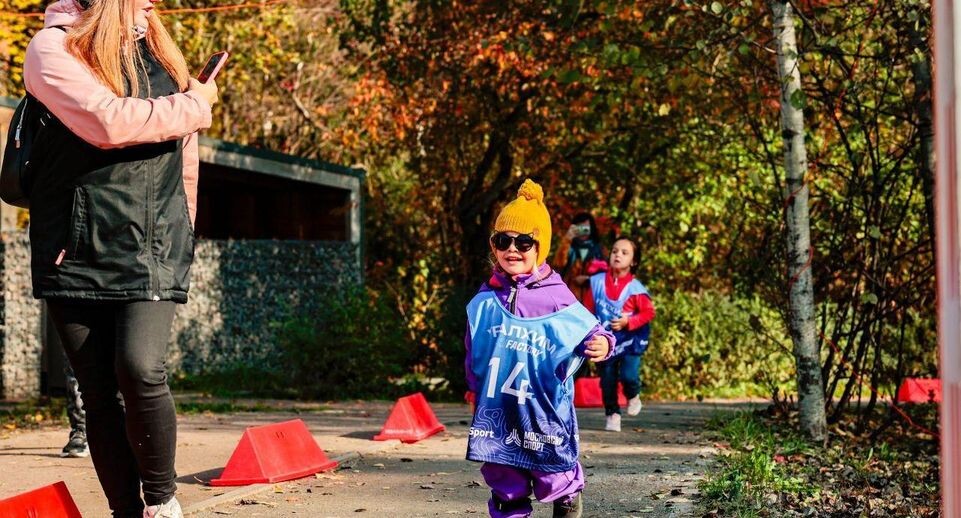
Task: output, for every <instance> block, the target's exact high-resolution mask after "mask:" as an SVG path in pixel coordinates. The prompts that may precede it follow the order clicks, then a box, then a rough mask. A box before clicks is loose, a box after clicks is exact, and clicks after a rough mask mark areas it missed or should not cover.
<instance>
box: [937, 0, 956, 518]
mask: <svg viewBox="0 0 961 518" xmlns="http://www.w3.org/2000/svg"><path fill="white" fill-rule="evenodd" d="M931 19H932V20H933V22H934V122H935V130H934V138H935V156H936V157H937V167H936V171H937V172H936V173H935V188H934V191H935V200H934V207H935V219H936V221H935V232H936V233H935V236H936V241H937V283H938V342H939V345H940V352H941V366H940V367H941V368H940V370H941V374H940V375H941V383H942V388H943V390H942V391H943V397H942V400H941V495H942V509H943V511H944V516H945V517H947V518H961V436H959V434H961V236H959V235H958V230H959V228H961V226H959V220H961V213H959V209H961V205H959V203H958V202H959V199H958V198H959V193H958V188H959V182H958V173H959V164H958V153H957V149H958V144H959V143H958V137H959V135H961V133H959V131H958V128H957V122H958V119H959V117H958V112H957V110H958V107H959V103H958V97H959V95H961V92H959V90H958V86H959V81H958V74H959V73H961V63H959V62H958V60H959V59H961V47H959V45H961V40H959V38H961V8H959V9H956V6H955V3H954V1H953V0H935V1H934V3H933V5H932V15H931Z"/></svg>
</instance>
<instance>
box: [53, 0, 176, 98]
mask: <svg viewBox="0 0 961 518" xmlns="http://www.w3.org/2000/svg"><path fill="white" fill-rule="evenodd" d="M132 28H133V1H132V0H94V1H93V2H92V4H91V5H90V8H88V9H86V10H85V11H81V13H80V17H79V18H78V19H77V21H76V22H75V23H74V24H73V26H72V27H71V28H70V31H69V32H68V33H67V39H66V47H67V52H69V53H70V54H72V55H73V56H74V57H76V58H77V59H78V60H80V61H81V62H82V63H83V64H85V65H86V66H87V68H89V69H90V71H91V72H92V73H93V75H95V76H96V77H97V79H99V80H100V81H101V82H102V83H103V84H104V85H106V86H107V88H110V90H112V91H113V93H115V94H117V95H118V96H121V97H127V96H133V97H139V95H140V78H139V74H138V73H137V71H138V70H143V69H144V64H143V57H142V56H141V55H140V53H139V52H138V51H137V45H136V35H135V33H134V31H133V29H132ZM145 37H146V38H147V48H149V49H150V52H151V53H152V54H153V55H154V56H155V57H156V58H157V61H159V62H160V64H161V65H162V66H163V67H164V69H166V70H167V73H169V74H170V77H172V78H173V80H174V82H175V83H177V87H178V88H179V89H180V91H184V90H186V89H187V80H188V79H189V77H190V74H189V72H188V71H187V62H186V61H185V60H184V56H183V53H181V52H180V49H179V48H177V45H176V44H174V41H173V38H171V37H170V34H169V33H168V32H167V29H166V28H165V27H164V25H163V23H162V22H161V20H160V18H159V15H158V14H157V13H156V12H153V13H152V14H151V16H149V17H148V18H147V35H146V36H145ZM127 85H129V91H128V89H127ZM147 95H148V96H149V95H150V85H149V84H148V85H147Z"/></svg>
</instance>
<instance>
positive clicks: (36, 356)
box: [0, 231, 43, 399]
mask: <svg viewBox="0 0 961 518" xmlns="http://www.w3.org/2000/svg"><path fill="white" fill-rule="evenodd" d="M0 261H2V263H0V273H2V275H0V283H2V284H3V291H2V300H0V398H3V399H23V398H27V397H33V396H37V395H38V394H39V392H40V358H41V353H42V352H43V340H42V339H41V326H40V307H41V305H40V301H38V300H36V299H34V298H33V289H32V288H31V286H30V245H29V243H28V241H27V233H26V232H22V231H10V232H0Z"/></svg>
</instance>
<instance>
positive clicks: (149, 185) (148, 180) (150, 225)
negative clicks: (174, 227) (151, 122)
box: [144, 167, 160, 301]
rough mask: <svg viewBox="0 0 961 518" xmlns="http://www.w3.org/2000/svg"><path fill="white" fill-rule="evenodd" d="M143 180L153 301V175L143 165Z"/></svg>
mask: <svg viewBox="0 0 961 518" xmlns="http://www.w3.org/2000/svg"><path fill="white" fill-rule="evenodd" d="M144 180H145V182H146V184H147V203H146V204H145V205H146V208H145V211H146V213H147V215H146V216H147V253H148V254H149V256H150V257H149V260H148V261H147V265H148V266H147V278H148V279H149V281H150V298H151V299H152V300H154V301H158V300H160V281H159V279H158V278H157V270H158V268H157V260H156V257H154V254H153V239H154V237H153V233H154V217H153V209H154V193H153V190H154V189H153V175H151V174H150V169H149V168H148V167H144Z"/></svg>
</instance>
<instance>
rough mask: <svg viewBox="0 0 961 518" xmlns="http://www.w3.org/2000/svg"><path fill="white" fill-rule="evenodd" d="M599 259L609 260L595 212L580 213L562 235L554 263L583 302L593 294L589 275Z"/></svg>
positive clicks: (593, 271)
mask: <svg viewBox="0 0 961 518" xmlns="http://www.w3.org/2000/svg"><path fill="white" fill-rule="evenodd" d="M598 262H600V263H604V262H606V256H605V254H604V249H603V248H602V247H601V239H600V236H599V235H598V232H597V224H596V223H595V221H594V216H592V215H590V214H589V213H587V212H581V213H579V214H576V215H575V216H574V218H573V219H572V220H571V225H570V226H569V227H568V228H567V232H565V233H564V236H563V237H562V238H561V242H560V244H559V245H558V247H557V251H556V252H554V260H553V261H552V262H551V264H552V265H553V266H554V268H555V269H556V270H557V273H559V274H560V275H561V278H562V279H564V282H565V283H567V287H568V288H570V290H571V292H573V293H574V296H575V297H577V300H578V301H579V302H580V303H582V304H583V303H584V301H585V300H587V299H589V298H590V297H591V289H590V286H589V285H588V283H587V279H588V278H589V277H590V276H591V274H593V273H595V272H596V271H597V267H598Z"/></svg>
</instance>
